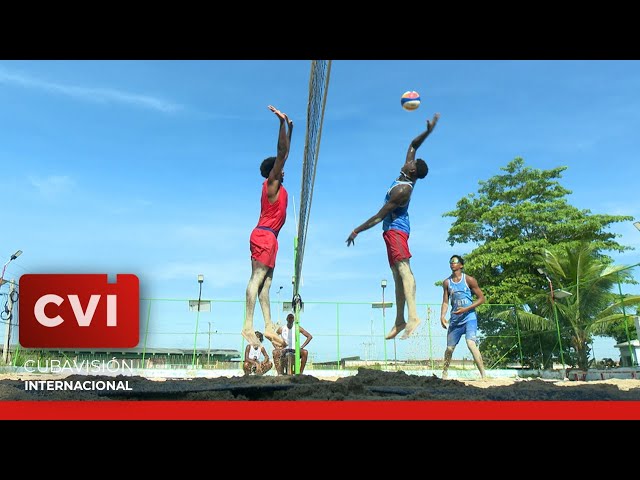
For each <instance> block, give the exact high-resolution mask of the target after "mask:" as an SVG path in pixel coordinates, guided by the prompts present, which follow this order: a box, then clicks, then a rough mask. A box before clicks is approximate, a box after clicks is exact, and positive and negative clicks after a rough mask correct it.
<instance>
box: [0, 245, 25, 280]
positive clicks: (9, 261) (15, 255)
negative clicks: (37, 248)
mask: <svg viewBox="0 0 640 480" xmlns="http://www.w3.org/2000/svg"><path fill="white" fill-rule="evenodd" d="M20 255H22V250H18V251H17V252H16V253H14V254H13V255H11V258H10V259H9V260H8V261H7V263H5V264H4V266H3V267H2V275H0V286H2V284H3V283H4V272H5V270H6V269H7V265H9V264H10V263H11V262H13V261H14V260H15V259H16V258H18V257H19V256H20Z"/></svg>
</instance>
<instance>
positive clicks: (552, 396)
mask: <svg viewBox="0 0 640 480" xmlns="http://www.w3.org/2000/svg"><path fill="white" fill-rule="evenodd" d="M55 378H56V377H53V376H51V375H22V376H20V375H15V374H13V375H2V376H0V400H105V401H109V400H332V401H335V400H338V401H340V400H385V401H386V400H445V401H452V400H499V401H508V400H513V401H518V400H560V401H562V400H568V401H578V400H617V401H620V400H633V401H640V380H621V379H610V380H599V381H589V382H578V381H557V380H542V379H513V378H496V379H489V380H487V381H481V380H442V379H440V378H437V377H435V376H432V377H425V376H416V375H407V374H406V373H404V372H380V371H377V370H367V369H360V370H358V374H357V375H354V376H351V377H342V378H337V377H336V378H332V379H323V380H319V379H317V378H315V377H313V376H311V375H301V376H297V377H275V376H266V377H256V376H250V377H221V378H194V379H153V380H151V379H146V378H142V377H125V376H118V377H103V376H80V375H69V376H66V377H57V379H61V378H64V380H66V381H73V382H77V381H83V382H84V381H86V380H89V381H94V382H95V381H100V380H104V381H107V380H108V381H114V380H115V381H122V382H128V383H127V384H126V386H127V387H128V388H130V389H131V390H128V391H123V390H116V391H113V390H103V391H46V390H45V391H43V390H38V391H32V390H26V389H25V388H26V386H25V381H26V380H53V379H55Z"/></svg>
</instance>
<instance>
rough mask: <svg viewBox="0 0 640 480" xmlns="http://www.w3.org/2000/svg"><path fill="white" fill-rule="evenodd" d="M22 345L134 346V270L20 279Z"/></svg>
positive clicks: (136, 334)
mask: <svg viewBox="0 0 640 480" xmlns="http://www.w3.org/2000/svg"><path fill="white" fill-rule="evenodd" d="M19 286H20V297H19V308H20V310H19V312H20V340H19V341H20V345H22V347H24V348H132V347H135V346H137V345H138V342H139V336H140V323H139V316H140V282H139V280H138V277H137V276H135V275H132V274H118V275H117V276H116V283H109V281H108V276H107V275H106V274H55V275H54V274H26V275H22V276H21V277H20V283H19Z"/></svg>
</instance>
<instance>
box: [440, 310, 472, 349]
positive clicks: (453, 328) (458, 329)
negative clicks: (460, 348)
mask: <svg viewBox="0 0 640 480" xmlns="http://www.w3.org/2000/svg"><path fill="white" fill-rule="evenodd" d="M463 333H464V337H465V339H466V340H467V341H469V340H473V341H474V342H476V343H478V338H477V333H478V317H476V316H475V315H473V316H472V317H471V318H467V320H466V322H464V323H458V324H453V323H449V328H448V329H447V347H455V346H456V345H458V342H459V341H460V339H461V338H462V334H463Z"/></svg>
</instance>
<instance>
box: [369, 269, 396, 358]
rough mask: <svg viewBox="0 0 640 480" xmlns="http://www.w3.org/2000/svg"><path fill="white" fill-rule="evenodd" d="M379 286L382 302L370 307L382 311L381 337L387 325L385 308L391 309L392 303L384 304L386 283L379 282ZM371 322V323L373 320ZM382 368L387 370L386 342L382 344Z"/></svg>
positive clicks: (383, 281) (384, 281)
mask: <svg viewBox="0 0 640 480" xmlns="http://www.w3.org/2000/svg"><path fill="white" fill-rule="evenodd" d="M380 286H381V287H382V302H373V303H372V304H371V307H372V308H381V309H382V329H383V332H382V335H383V336H384V335H385V334H386V331H387V325H386V319H385V308H387V307H393V303H391V302H388V303H385V302H384V289H385V288H387V281H386V280H382V281H380ZM371 321H372V322H373V319H372V320H371ZM371 333H372V335H373V327H372V331H371ZM394 347H395V344H394ZM384 366H385V368H387V342H386V341H385V342H384Z"/></svg>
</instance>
